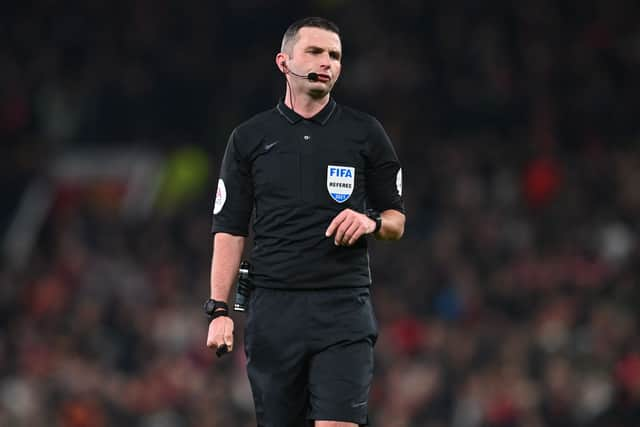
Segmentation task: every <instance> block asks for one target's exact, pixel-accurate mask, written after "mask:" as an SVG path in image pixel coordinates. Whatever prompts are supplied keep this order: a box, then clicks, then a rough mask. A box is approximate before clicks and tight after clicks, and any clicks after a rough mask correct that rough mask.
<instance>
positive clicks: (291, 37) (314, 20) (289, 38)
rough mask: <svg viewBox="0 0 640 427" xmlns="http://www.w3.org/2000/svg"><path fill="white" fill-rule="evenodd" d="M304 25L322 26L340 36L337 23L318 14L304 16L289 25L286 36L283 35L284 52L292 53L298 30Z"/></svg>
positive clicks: (282, 47)
mask: <svg viewBox="0 0 640 427" xmlns="http://www.w3.org/2000/svg"><path fill="white" fill-rule="evenodd" d="M304 27H313V28H322V29H323V30H327V31H331V32H332V33H336V34H337V35H338V37H340V29H339V28H338V26H337V25H336V24H334V23H333V22H331V21H329V20H328V19H325V18H320V17H318V16H310V17H308V18H302V19H299V20H297V21H296V22H294V23H293V24H291V25H289V28H287V31H285V33H284V36H283V37H282V46H281V48H280V50H281V51H282V52H287V53H289V54H291V47H292V46H293V45H294V44H295V43H296V41H298V31H300V28H304Z"/></svg>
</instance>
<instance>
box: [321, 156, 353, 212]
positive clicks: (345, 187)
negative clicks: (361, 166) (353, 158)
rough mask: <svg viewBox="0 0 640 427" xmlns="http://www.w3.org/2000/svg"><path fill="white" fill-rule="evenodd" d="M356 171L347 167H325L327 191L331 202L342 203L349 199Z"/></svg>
mask: <svg viewBox="0 0 640 427" xmlns="http://www.w3.org/2000/svg"><path fill="white" fill-rule="evenodd" d="M355 178H356V169H355V168H352V167H348V166H334V165H329V166H327V191H329V195H330V196H331V198H332V199H333V200H335V201H336V202H338V203H342V202H344V201H346V200H348V199H349V197H351V194H352V193H353V187H355V182H356V180H355Z"/></svg>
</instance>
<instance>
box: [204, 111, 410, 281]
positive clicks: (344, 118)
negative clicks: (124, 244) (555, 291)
mask: <svg viewBox="0 0 640 427" xmlns="http://www.w3.org/2000/svg"><path fill="white" fill-rule="evenodd" d="M401 174H402V171H401V169H400V162H399V161H398V158H397V156H396V153H395V151H394V149H393V146H392V144H391V141H390V140H389V137H388V136H387V134H386V133H385V131H384V129H383V128H382V125H381V124H380V123H379V122H378V121H377V120H376V119H375V118H373V117H371V116H369V115H367V114H365V113H362V112H359V111H356V110H353V109H351V108H348V107H344V106H341V105H338V104H337V103H336V102H335V101H334V100H333V99H331V100H330V101H329V102H328V103H327V105H326V106H325V107H324V108H323V109H322V110H321V111H320V112H319V113H318V114H316V115H315V116H314V117H312V118H310V119H305V118H303V117H302V116H300V115H298V114H297V113H295V112H294V111H293V110H291V109H290V108H288V107H287V106H286V105H285V104H284V102H282V101H281V102H279V103H278V105H277V106H276V107H275V108H273V109H271V110H268V111H266V112H263V113H260V114H258V115H256V116H254V117H253V118H251V119H250V120H248V121H246V122H244V123H243V124H241V125H240V126H238V127H237V128H236V129H234V131H233V132H232V133H231V136H230V138H229V142H228V144H227V148H226V151H225V154H224V158H223V160H222V168H221V170H220V179H219V180H218V189H217V193H216V201H215V207H214V216H213V227H212V231H213V232H214V233H217V232H224V233H229V234H233V235H241V236H246V235H247V234H248V223H249V220H250V216H251V212H252V209H255V220H254V222H253V230H254V247H253V251H252V255H251V264H252V274H253V280H254V284H255V285H256V286H258V287H268V288H304V289H311V288H313V289H318V288H332V287H356V286H368V285H370V284H371V274H370V271H369V255H368V253H367V239H366V238H364V237H363V238H361V239H360V240H359V241H358V242H357V243H356V244H355V245H353V246H351V247H343V246H335V245H334V243H333V242H334V238H333V236H331V237H328V238H327V237H325V231H326V229H327V227H328V226H329V224H330V223H331V221H332V219H333V218H334V217H335V216H336V215H337V214H338V213H340V212H341V211H342V210H343V209H345V208H351V209H353V210H355V211H359V212H364V211H365V209H367V208H371V209H375V210H377V211H384V210H386V209H395V210H397V211H400V212H404V205H403V201H402V175H401Z"/></svg>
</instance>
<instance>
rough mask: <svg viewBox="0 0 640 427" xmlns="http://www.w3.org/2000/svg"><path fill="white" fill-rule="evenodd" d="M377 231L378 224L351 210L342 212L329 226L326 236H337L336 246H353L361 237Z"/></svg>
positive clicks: (335, 239)
mask: <svg viewBox="0 0 640 427" xmlns="http://www.w3.org/2000/svg"><path fill="white" fill-rule="evenodd" d="M375 229H376V222H375V221H374V220H372V219H371V218H369V217H368V216H366V215H365V214H362V213H360V212H356V211H354V210H351V209H345V210H343V211H342V212H340V213H339V214H338V215H337V216H336V217H335V218H334V219H333V221H331V224H329V227H328V228H327V231H326V233H325V236H327V237H330V236H331V235H333V234H335V237H334V243H335V245H336V246H351V245H353V244H354V243H355V242H356V241H357V240H358V239H359V238H360V237H362V236H363V235H365V234H369V233H372V232H373V230H375Z"/></svg>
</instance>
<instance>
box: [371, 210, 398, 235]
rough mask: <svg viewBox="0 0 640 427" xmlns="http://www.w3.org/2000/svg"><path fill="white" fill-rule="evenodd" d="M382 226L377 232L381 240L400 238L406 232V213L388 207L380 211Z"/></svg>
mask: <svg viewBox="0 0 640 427" xmlns="http://www.w3.org/2000/svg"><path fill="white" fill-rule="evenodd" d="M380 216H381V217H382V227H381V228H380V230H378V232H377V233H376V234H375V237H376V239H379V240H399V239H400V238H401V237H402V235H403V234H404V222H405V215H404V214H403V213H402V212H398V211H397V210H395V209H387V210H386V211H383V212H381V213H380Z"/></svg>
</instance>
